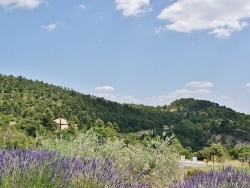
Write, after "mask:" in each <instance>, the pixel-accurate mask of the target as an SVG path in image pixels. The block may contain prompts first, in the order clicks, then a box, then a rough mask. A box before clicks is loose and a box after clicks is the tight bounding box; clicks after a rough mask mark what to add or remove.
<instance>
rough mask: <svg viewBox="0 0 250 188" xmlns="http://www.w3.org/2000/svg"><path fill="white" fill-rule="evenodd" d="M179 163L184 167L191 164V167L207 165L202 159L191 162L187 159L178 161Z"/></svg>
mask: <svg viewBox="0 0 250 188" xmlns="http://www.w3.org/2000/svg"><path fill="white" fill-rule="evenodd" d="M179 164H180V166H181V167H185V166H191V167H202V166H207V163H205V162H203V161H196V162H192V161H189V160H185V161H179Z"/></svg>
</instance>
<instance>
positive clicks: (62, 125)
mask: <svg viewBox="0 0 250 188" xmlns="http://www.w3.org/2000/svg"><path fill="white" fill-rule="evenodd" d="M54 122H55V125H56V127H57V130H59V131H61V130H63V129H68V128H69V123H68V121H67V120H66V119H63V118H58V119H55V120H54Z"/></svg>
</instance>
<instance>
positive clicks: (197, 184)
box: [169, 166, 250, 188]
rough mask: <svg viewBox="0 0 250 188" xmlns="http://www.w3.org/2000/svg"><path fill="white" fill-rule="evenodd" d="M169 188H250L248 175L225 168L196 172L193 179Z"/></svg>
mask: <svg viewBox="0 0 250 188" xmlns="http://www.w3.org/2000/svg"><path fill="white" fill-rule="evenodd" d="M169 188H250V175H249V174H248V173H247V172H246V171H243V170H235V169H234V168H233V167H232V166H226V167H223V168H222V169H221V170H219V171H215V170H213V169H211V170H210V171H208V172H198V171H197V172H195V173H194V176H193V177H191V178H188V179H186V180H185V181H181V182H179V183H176V184H174V185H171V186H169Z"/></svg>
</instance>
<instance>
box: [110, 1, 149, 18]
mask: <svg viewBox="0 0 250 188" xmlns="http://www.w3.org/2000/svg"><path fill="white" fill-rule="evenodd" d="M115 5H116V9H117V10H121V11H122V14H123V15H124V16H138V15H142V14H144V13H146V12H148V11H150V10H151V8H150V0H115Z"/></svg>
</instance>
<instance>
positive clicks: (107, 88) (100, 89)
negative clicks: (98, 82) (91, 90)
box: [95, 86, 115, 92]
mask: <svg viewBox="0 0 250 188" xmlns="http://www.w3.org/2000/svg"><path fill="white" fill-rule="evenodd" d="M95 90H96V91H98V92H109V91H114V90H115V88H114V87H112V86H99V87H96V88H95Z"/></svg>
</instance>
